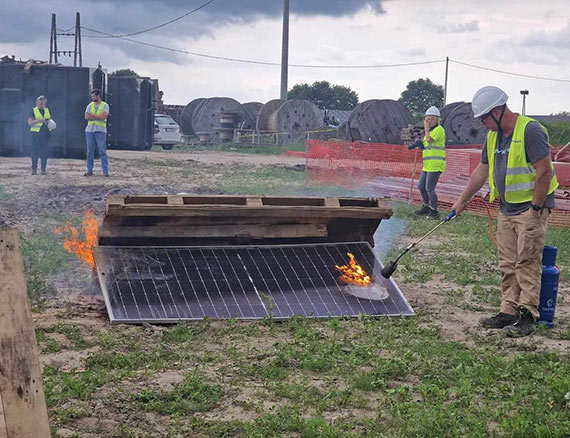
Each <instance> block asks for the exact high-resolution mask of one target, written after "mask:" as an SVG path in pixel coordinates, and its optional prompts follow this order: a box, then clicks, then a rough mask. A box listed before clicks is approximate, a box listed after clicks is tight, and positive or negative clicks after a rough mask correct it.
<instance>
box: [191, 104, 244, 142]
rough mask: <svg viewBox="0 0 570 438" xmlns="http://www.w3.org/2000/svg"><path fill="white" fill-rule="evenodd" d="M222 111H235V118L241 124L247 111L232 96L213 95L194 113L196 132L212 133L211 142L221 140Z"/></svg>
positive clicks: (193, 121)
mask: <svg viewBox="0 0 570 438" xmlns="http://www.w3.org/2000/svg"><path fill="white" fill-rule="evenodd" d="M222 113H233V120H234V123H235V124H236V126H239V124H240V123H242V122H243V121H244V120H245V112H244V110H243V108H242V106H241V104H240V103H239V102H238V101H237V100H235V99H232V98H230V97H212V98H210V99H206V100H205V101H204V102H202V103H201V104H200V105H199V106H198V107H197V108H196V109H195V110H194V112H193V114H192V129H193V130H194V132H208V133H210V142H211V143H213V144H218V143H219V142H220V130H219V128H221V127H222V126H221V121H220V120H221V116H222Z"/></svg>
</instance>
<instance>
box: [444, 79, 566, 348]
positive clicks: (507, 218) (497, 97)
mask: <svg viewBox="0 0 570 438" xmlns="http://www.w3.org/2000/svg"><path fill="white" fill-rule="evenodd" d="M507 99H508V96H507V94H506V93H505V92H504V91H503V90H501V89H500V88H497V87H492V86H487V87H483V88H481V89H480V90H479V91H477V92H476V93H475V95H474V96H473V102H472V103H471V106H472V109H473V115H474V116H475V117H476V118H478V119H479V120H481V123H483V125H485V127H486V128H487V129H489V132H488V134H487V138H486V140H485V146H484V148H483V153H482V155H481V162H480V163H479V165H478V166H477V167H476V168H475V170H474V172H473V174H472V175H471V177H470V179H469V182H468V183H467V187H466V188H465V190H464V191H463V193H462V194H461V196H460V197H459V199H458V200H457V202H456V203H455V204H454V205H453V207H452V210H453V211H455V212H456V213H460V212H461V211H463V209H464V208H465V206H466V205H467V203H468V202H469V200H470V199H471V197H472V196H473V195H474V194H475V193H477V191H478V190H479V189H480V188H481V187H483V184H485V181H486V180H487V178H489V189H490V191H491V195H490V202H493V200H494V199H495V198H500V204H499V223H498V226H497V240H498V243H499V245H498V249H499V268H500V270H501V274H502V281H501V308H500V311H499V313H498V314H497V315H495V316H491V317H487V318H482V319H481V320H480V323H481V325H482V326H484V327H488V328H496V329H503V330H504V331H505V332H506V334H507V335H508V336H511V337H520V336H527V335H529V334H531V333H532V332H533V331H534V329H535V321H536V319H537V318H538V316H539V314H538V304H539V299H540V281H541V273H542V250H543V248H544V235H545V232H546V228H547V223H546V220H547V218H548V215H549V214H550V210H551V209H552V208H554V190H555V189H556V187H558V181H557V180H556V174H555V173H554V166H553V164H552V161H551V159H550V145H549V142H548V135H547V133H546V130H545V129H544V127H543V126H542V125H540V124H539V123H538V122H537V121H535V120H533V119H531V118H529V117H526V116H523V115H520V114H516V113H513V112H511V110H509V108H508V107H507V105H506V103H507Z"/></svg>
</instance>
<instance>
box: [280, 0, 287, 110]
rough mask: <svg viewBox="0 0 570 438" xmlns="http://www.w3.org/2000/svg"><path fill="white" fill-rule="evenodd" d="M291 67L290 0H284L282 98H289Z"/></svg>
mask: <svg viewBox="0 0 570 438" xmlns="http://www.w3.org/2000/svg"><path fill="white" fill-rule="evenodd" d="M288 68H289V0H284V1H283V45H282V47H281V96H280V97H281V99H283V100H287V72H288Z"/></svg>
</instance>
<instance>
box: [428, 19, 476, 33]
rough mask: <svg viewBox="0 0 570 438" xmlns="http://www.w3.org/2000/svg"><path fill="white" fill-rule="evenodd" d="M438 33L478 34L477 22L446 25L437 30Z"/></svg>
mask: <svg viewBox="0 0 570 438" xmlns="http://www.w3.org/2000/svg"><path fill="white" fill-rule="evenodd" d="M437 31H438V32H439V33H465V32H479V21H477V20H473V21H469V22H468V23H447V24H444V25H443V26H439V27H438V28H437Z"/></svg>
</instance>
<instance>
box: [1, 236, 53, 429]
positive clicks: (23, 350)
mask: <svg viewBox="0 0 570 438" xmlns="http://www.w3.org/2000/svg"><path fill="white" fill-rule="evenodd" d="M49 437H50V429H49V422H48V414H47V406H46V401H45V395H44V389H43V384H42V376H41V371H40V363H39V354H38V348H37V345H36V336H35V333H34V324H33V321H32V312H31V309H30V303H29V300H28V294H27V288H26V279H25V276H24V264H23V262H22V256H21V254H20V242H19V238H18V230H16V229H13V228H0V438H49Z"/></svg>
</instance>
